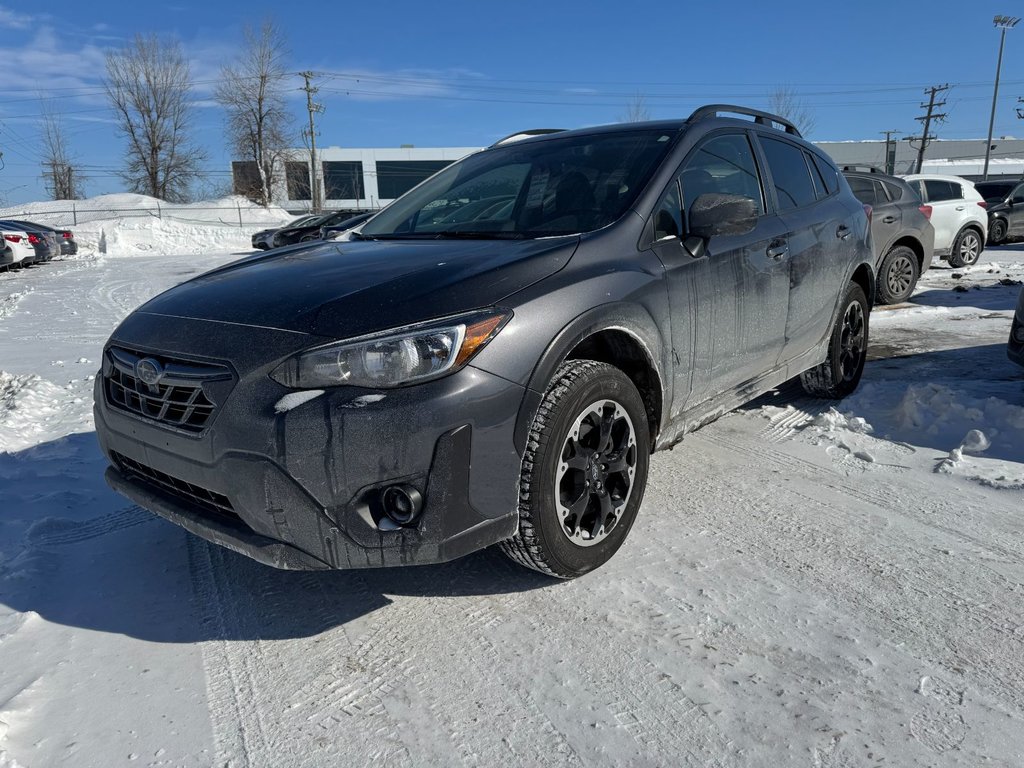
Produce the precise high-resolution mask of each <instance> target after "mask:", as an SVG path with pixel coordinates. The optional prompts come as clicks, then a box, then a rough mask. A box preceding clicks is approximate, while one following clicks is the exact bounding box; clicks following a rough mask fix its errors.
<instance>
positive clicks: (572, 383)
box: [501, 360, 651, 579]
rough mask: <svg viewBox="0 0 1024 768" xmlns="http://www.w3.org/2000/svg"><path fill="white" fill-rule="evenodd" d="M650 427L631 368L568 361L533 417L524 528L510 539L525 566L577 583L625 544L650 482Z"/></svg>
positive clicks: (522, 503)
mask: <svg viewBox="0 0 1024 768" xmlns="http://www.w3.org/2000/svg"><path fill="white" fill-rule="evenodd" d="M650 441H651V437H650V430H649V428H648V424H647V412H646V410H645V408H644V404H643V401H642V400H641V398H640V393H639V392H637V389H636V387H635V386H634V385H633V383H632V382H631V381H630V380H629V378H627V377H626V375H625V374H624V373H622V371H620V370H619V369H618V368H615V367H613V366H611V365H608V364H606V363H599V362H595V361H593V360H569V361H566V362H565V363H563V364H562V365H561V366H560V367H559V369H558V371H556V373H555V377H554V379H553V381H552V383H551V385H550V386H549V387H548V390H547V392H546V394H545V395H544V399H543V400H542V401H541V404H540V407H539V408H538V410H537V414H536V416H535V417H534V419H533V424H532V426H531V429H530V435H529V438H528V440H527V445H526V451H525V452H524V455H523V466H522V471H521V474H520V479H519V532H518V533H517V534H516V535H515V536H514V537H512V538H511V539H509V540H507V541H504V542H502V544H501V548H502V550H503V551H504V552H505V554H506V555H508V556H509V557H511V558H512V559H513V560H515V561H516V562H517V563H519V564H521V565H525V566H526V567H528V568H533V569H534V570H537V571H541V572H543V573H547V574H550V575H552V576H557V577H559V578H563V579H571V578H575V577H576V576H581V575H583V574H584V573H587V572H588V571H592V570H593V569H594V568H597V567H598V566H600V565H603V564H604V563H606V562H607V561H608V560H609V559H610V558H611V557H612V555H614V554H615V552H616V551H617V550H618V549H619V547H620V546H622V542H623V541H625V539H626V534H628V533H629V529H630V527H631V526H632V525H633V521H634V520H635V519H636V515H637V511H638V510H639V509H640V503H641V501H642V500H643V496H644V489H645V488H646V486H647V468H648V465H649V461H650V453H651V449H650Z"/></svg>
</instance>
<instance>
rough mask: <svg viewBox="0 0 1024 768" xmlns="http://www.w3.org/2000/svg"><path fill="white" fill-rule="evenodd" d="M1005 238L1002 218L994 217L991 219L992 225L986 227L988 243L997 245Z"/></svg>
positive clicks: (1004, 225) (1004, 226)
mask: <svg viewBox="0 0 1024 768" xmlns="http://www.w3.org/2000/svg"><path fill="white" fill-rule="evenodd" d="M1005 239H1006V222H1005V221H1003V220H1002V219H995V220H993V221H992V226H990V227H989V228H988V243H989V245H999V244H1000V243H1002V242H1003V241H1004V240H1005Z"/></svg>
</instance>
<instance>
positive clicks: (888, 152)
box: [879, 131, 903, 176]
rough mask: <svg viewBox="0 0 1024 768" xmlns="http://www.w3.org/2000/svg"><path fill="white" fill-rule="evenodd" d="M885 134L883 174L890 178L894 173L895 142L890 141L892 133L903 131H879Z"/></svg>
mask: <svg viewBox="0 0 1024 768" xmlns="http://www.w3.org/2000/svg"><path fill="white" fill-rule="evenodd" d="M879 133H884V134H885V172H886V173H887V174H889V175H890V176H892V175H894V174H895V173H896V142H895V141H893V140H892V135H893V134H894V133H903V131H879Z"/></svg>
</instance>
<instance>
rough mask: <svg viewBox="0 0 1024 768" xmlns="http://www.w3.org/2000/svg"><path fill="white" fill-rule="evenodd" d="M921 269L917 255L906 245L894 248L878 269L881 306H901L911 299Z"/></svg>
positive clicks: (878, 300) (879, 301) (878, 299)
mask: <svg viewBox="0 0 1024 768" xmlns="http://www.w3.org/2000/svg"><path fill="white" fill-rule="evenodd" d="M920 272H921V268H920V266H919V265H918V263H917V254H916V253H914V251H913V250H912V249H910V248H908V247H907V246H905V245H899V246H897V247H895V248H893V249H892V250H891V251H889V253H887V254H886V255H885V258H884V259H882V266H881V267H879V269H878V298H877V302H878V303H879V304H900V303H901V302H904V301H906V300H907V299H909V298H910V294H912V293H913V292H914V288H915V287H916V286H917V278H918V277H919V276H920Z"/></svg>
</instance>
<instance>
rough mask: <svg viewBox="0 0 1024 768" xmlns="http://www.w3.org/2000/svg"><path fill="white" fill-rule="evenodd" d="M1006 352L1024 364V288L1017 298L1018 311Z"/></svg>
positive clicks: (1014, 316)
mask: <svg viewBox="0 0 1024 768" xmlns="http://www.w3.org/2000/svg"><path fill="white" fill-rule="evenodd" d="M1006 354H1007V355H1009V357H1010V359H1011V360H1013V362H1015V363H1017V364H1018V365H1024V288H1022V289H1021V291H1020V297H1019V298H1018V299H1017V311H1016V312H1015V313H1014V315H1013V326H1012V327H1011V328H1010V341H1009V342H1008V343H1007V347H1006Z"/></svg>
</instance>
